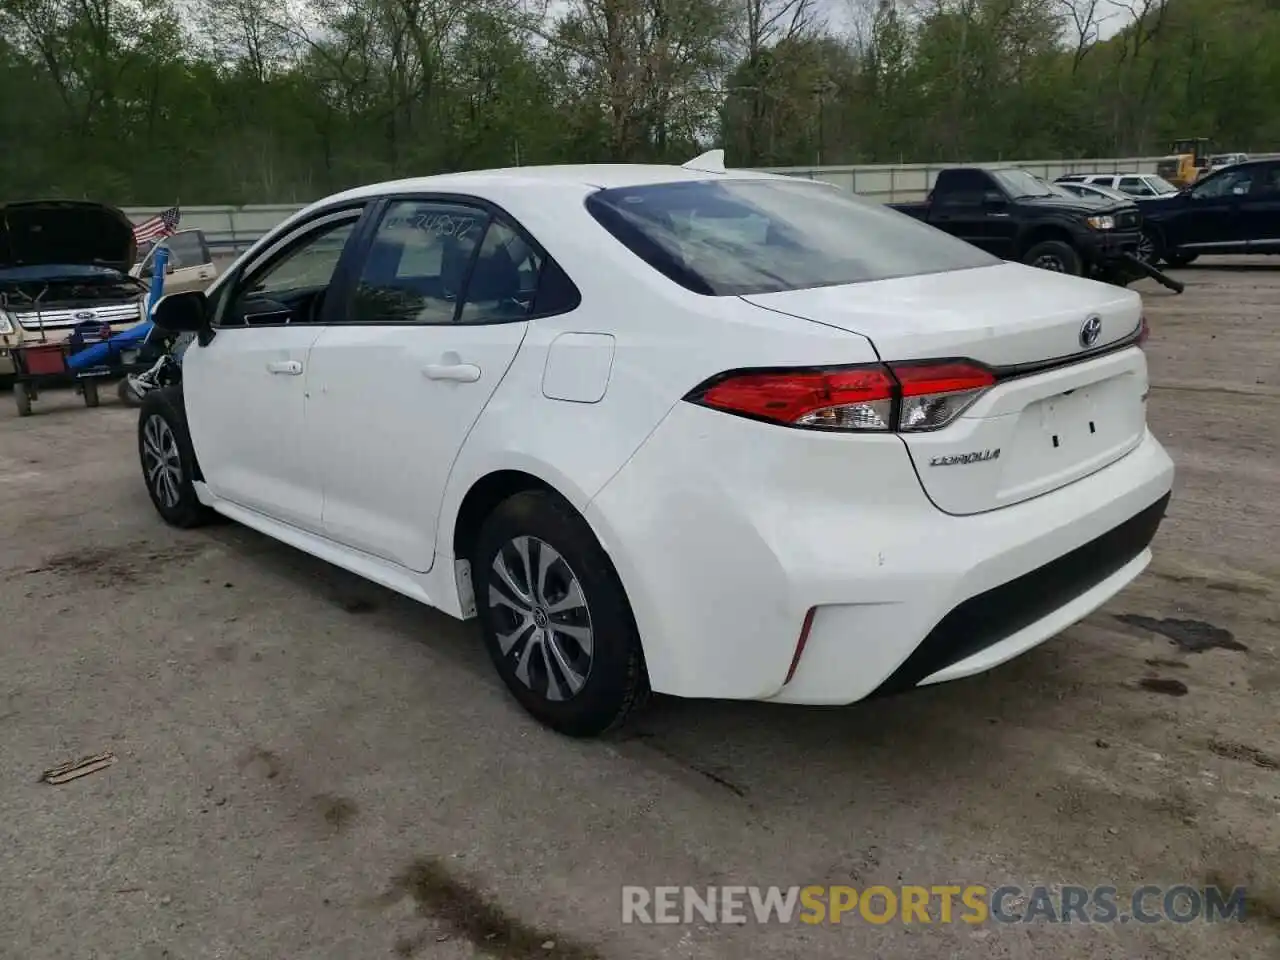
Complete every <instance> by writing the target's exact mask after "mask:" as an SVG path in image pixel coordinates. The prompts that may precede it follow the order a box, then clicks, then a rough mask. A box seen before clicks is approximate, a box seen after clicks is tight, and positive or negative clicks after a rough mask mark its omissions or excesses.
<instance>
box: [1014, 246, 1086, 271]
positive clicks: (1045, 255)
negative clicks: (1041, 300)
mask: <svg viewBox="0 0 1280 960" xmlns="http://www.w3.org/2000/svg"><path fill="white" fill-rule="evenodd" d="M1022 262H1023V263H1025V264H1027V265H1028V266H1032V267H1038V268H1040V269H1041V270H1052V271H1053V272H1054V273H1069V274H1071V275H1072V276H1073V277H1078V276H1080V275H1081V274H1082V273H1083V272H1084V262H1083V261H1082V260H1081V259H1080V254H1079V253H1077V252H1076V249H1075V247H1073V246H1071V244H1069V243H1065V242H1063V241H1062V240H1042V241H1040V242H1039V243H1037V244H1035V245H1034V246H1032V247H1031V249H1029V250H1028V251H1027V252H1026V254H1025V255H1024V256H1023V258H1022Z"/></svg>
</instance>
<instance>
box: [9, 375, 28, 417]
mask: <svg viewBox="0 0 1280 960" xmlns="http://www.w3.org/2000/svg"><path fill="white" fill-rule="evenodd" d="M13 402H14V403H16V404H17V405H18V416H20V417H29V416H31V394H29V393H27V385H26V384H25V383H15V384H14V385H13Z"/></svg>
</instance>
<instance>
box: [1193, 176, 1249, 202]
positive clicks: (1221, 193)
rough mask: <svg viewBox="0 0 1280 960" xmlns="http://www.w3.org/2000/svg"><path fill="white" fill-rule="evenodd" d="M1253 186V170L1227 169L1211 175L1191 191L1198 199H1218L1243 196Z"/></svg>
mask: <svg viewBox="0 0 1280 960" xmlns="http://www.w3.org/2000/svg"><path fill="white" fill-rule="evenodd" d="M1252 186H1253V171H1252V170H1227V171H1226V172H1224V173H1220V174H1218V175H1217V176H1216V177H1210V178H1209V179H1208V180H1206V181H1204V183H1201V184H1199V185H1198V186H1196V187H1195V188H1194V189H1193V190H1192V191H1191V192H1192V194H1193V195H1194V196H1195V197H1197V198H1198V199H1216V198H1218V197H1231V196H1242V195H1244V194H1246V193H1248V192H1249V188H1250V187H1252Z"/></svg>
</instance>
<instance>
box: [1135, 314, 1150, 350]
mask: <svg viewBox="0 0 1280 960" xmlns="http://www.w3.org/2000/svg"><path fill="white" fill-rule="evenodd" d="M1149 336H1151V325H1150V324H1148V323H1147V315H1146V314H1145V313H1144V314H1143V315H1142V326H1140V327H1139V328H1138V346H1142V345H1143V344H1144V343H1146V342H1147V337H1149Z"/></svg>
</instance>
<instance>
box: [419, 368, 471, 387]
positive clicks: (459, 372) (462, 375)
mask: <svg viewBox="0 0 1280 960" xmlns="http://www.w3.org/2000/svg"><path fill="white" fill-rule="evenodd" d="M422 373H423V375H424V376H425V377H426V378H427V379H428V380H453V381H454V382H456V383H475V382H476V381H477V380H479V379H480V368H479V367H477V366H476V365H475V364H474V363H433V364H429V365H428V366H425V367H423V368H422Z"/></svg>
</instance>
